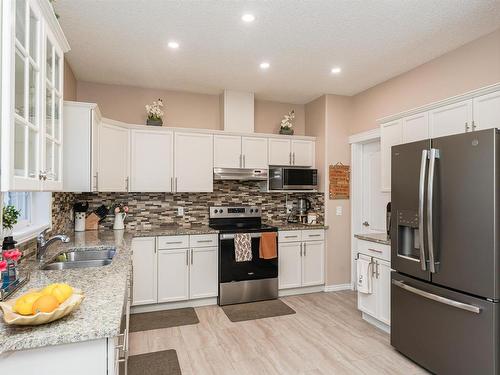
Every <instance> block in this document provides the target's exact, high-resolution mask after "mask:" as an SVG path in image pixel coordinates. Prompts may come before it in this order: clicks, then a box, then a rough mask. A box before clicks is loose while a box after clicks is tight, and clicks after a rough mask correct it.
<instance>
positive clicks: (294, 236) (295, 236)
mask: <svg viewBox="0 0 500 375" xmlns="http://www.w3.org/2000/svg"><path fill="white" fill-rule="evenodd" d="M297 237H298V236H297V235H293V236H285V238H297Z"/></svg>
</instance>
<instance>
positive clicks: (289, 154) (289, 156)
mask: <svg viewBox="0 0 500 375" xmlns="http://www.w3.org/2000/svg"><path fill="white" fill-rule="evenodd" d="M288 164H290V165H292V153H291V152H289V153H288Z"/></svg>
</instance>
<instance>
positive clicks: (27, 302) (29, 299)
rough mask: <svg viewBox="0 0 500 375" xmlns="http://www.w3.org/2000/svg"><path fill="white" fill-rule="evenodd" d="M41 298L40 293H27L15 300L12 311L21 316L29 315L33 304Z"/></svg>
mask: <svg viewBox="0 0 500 375" xmlns="http://www.w3.org/2000/svg"><path fill="white" fill-rule="evenodd" d="M41 296H42V293H38V292H35V293H27V294H25V295H23V296H21V297H19V298H18V299H17V300H16V303H15V304H14V307H13V310H14V312H16V313H18V314H21V315H31V314H32V311H33V303H34V302H35V301H36V300H37V299H38V298H40V297H41Z"/></svg>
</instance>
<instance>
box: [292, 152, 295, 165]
mask: <svg viewBox="0 0 500 375" xmlns="http://www.w3.org/2000/svg"><path fill="white" fill-rule="evenodd" d="M292 155H293V163H292V164H293V165H295V152H294V153H293V154H292Z"/></svg>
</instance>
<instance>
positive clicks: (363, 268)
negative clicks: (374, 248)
mask: <svg viewBox="0 0 500 375" xmlns="http://www.w3.org/2000/svg"><path fill="white" fill-rule="evenodd" d="M372 267H373V263H372V261H371V259H370V260H367V259H365V258H361V257H359V258H358V260H357V261H356V270H357V279H356V280H357V282H356V286H357V289H358V292H360V293H365V294H371V293H372V278H371V276H372V275H371V272H372Z"/></svg>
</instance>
